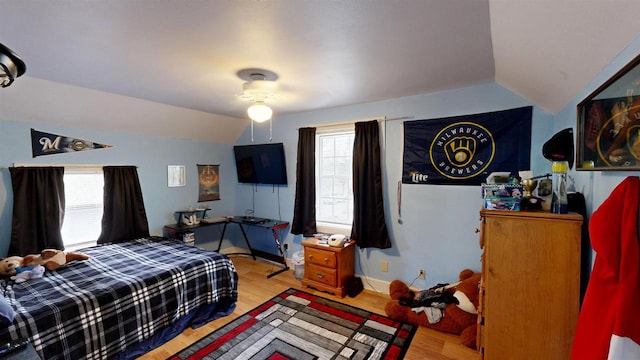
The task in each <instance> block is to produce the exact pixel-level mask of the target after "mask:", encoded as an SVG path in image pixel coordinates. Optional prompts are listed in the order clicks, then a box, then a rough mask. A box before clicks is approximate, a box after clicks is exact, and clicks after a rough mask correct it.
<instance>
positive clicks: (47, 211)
mask: <svg viewBox="0 0 640 360" xmlns="http://www.w3.org/2000/svg"><path fill="white" fill-rule="evenodd" d="M9 173H10V174H11V185H12V187H13V219H12V224H11V242H10V244H9V251H8V254H9V256H13V255H17V256H25V255H28V254H38V253H40V251H42V250H43V249H46V248H49V249H59V250H64V244H63V242H62V234H61V233H60V229H61V228H62V221H63V219H64V206H65V200H64V179H63V178H64V168H63V167H11V168H9Z"/></svg>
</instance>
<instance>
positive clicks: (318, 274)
mask: <svg viewBox="0 0 640 360" xmlns="http://www.w3.org/2000/svg"><path fill="white" fill-rule="evenodd" d="M316 276H317V277H318V279H322V278H324V274H323V273H321V272H319V273H317V274H316Z"/></svg>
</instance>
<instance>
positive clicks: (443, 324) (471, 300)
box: [385, 269, 481, 349]
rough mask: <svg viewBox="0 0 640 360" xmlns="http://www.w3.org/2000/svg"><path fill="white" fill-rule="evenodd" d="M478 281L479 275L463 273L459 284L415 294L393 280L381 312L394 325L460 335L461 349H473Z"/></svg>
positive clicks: (401, 283) (474, 344)
mask: <svg viewBox="0 0 640 360" xmlns="http://www.w3.org/2000/svg"><path fill="white" fill-rule="evenodd" d="M480 277H481V274H480V273H477V272H474V271H472V270H469V269H465V270H462V271H461V272H460V275H459V279H460V282H458V283H455V284H451V285H447V286H440V287H438V289H437V290H436V289H434V288H432V289H430V290H429V291H428V292H427V291H426V290H425V291H421V292H419V293H418V294H416V293H415V292H414V291H412V290H411V289H410V288H409V287H408V286H407V285H406V284H405V283H403V282H402V281H400V280H393V281H392V282H391V284H390V285H389V295H390V297H391V301H389V302H388V303H387V304H386V306H385V312H386V313H387V316H389V317H390V318H392V319H394V320H397V321H402V322H406V323H411V324H416V325H422V326H426V327H428V328H431V329H434V330H438V331H442V332H447V333H451V334H456V335H460V338H461V340H462V343H463V344H464V345H465V346H467V347H469V348H472V349H476V348H477V347H476V346H477V345H476V334H477V320H478V301H479V298H480V287H479V285H480ZM439 285H440V284H439ZM439 291H441V293H440V295H438V292H439ZM425 295H426V296H425ZM431 299H433V300H434V301H433V302H431ZM423 300H426V301H427V303H425V302H423Z"/></svg>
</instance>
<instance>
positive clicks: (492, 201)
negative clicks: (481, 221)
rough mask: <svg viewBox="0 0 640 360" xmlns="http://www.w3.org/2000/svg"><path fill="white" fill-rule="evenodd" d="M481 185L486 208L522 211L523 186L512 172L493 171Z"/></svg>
mask: <svg viewBox="0 0 640 360" xmlns="http://www.w3.org/2000/svg"><path fill="white" fill-rule="evenodd" d="M481 186H482V197H483V199H484V207H485V208H486V209H489V210H510V211H520V202H521V201H522V194H523V188H522V185H521V184H520V183H519V182H518V180H517V179H516V178H515V177H512V176H511V173H508V172H494V173H491V174H490V175H489V176H488V177H487V182H486V183H483V184H482V185H481Z"/></svg>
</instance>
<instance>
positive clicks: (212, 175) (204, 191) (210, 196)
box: [198, 165, 220, 202]
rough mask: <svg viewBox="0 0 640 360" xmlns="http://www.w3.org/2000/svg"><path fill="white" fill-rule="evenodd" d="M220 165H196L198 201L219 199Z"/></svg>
mask: <svg viewBox="0 0 640 360" xmlns="http://www.w3.org/2000/svg"><path fill="white" fill-rule="evenodd" d="M219 171H220V165H198V202H203V201H212V200H220V176H219V174H220V172H219Z"/></svg>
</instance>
